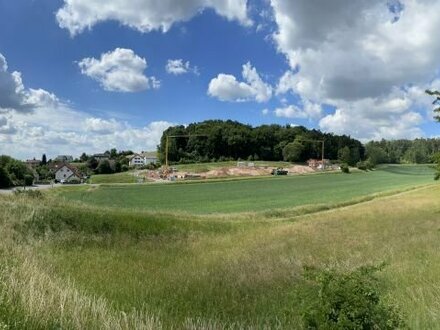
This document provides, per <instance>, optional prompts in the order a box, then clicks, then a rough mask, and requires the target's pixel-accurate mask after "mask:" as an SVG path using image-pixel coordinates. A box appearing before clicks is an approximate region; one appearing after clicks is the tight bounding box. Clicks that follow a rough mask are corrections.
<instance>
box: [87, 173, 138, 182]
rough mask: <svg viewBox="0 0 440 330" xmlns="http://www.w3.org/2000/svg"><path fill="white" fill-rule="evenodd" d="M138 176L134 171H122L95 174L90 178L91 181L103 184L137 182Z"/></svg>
mask: <svg viewBox="0 0 440 330" xmlns="http://www.w3.org/2000/svg"><path fill="white" fill-rule="evenodd" d="M136 182H137V181H136V177H135V176H134V175H133V173H132V172H121V173H115V174H95V175H92V176H91V177H90V179H89V183H92V184H102V183H105V184H107V183H136Z"/></svg>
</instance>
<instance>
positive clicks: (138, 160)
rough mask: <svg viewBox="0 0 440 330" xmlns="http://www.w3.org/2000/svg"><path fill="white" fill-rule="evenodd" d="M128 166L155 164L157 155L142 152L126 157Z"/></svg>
mask: <svg viewBox="0 0 440 330" xmlns="http://www.w3.org/2000/svg"><path fill="white" fill-rule="evenodd" d="M128 159H129V165H130V166H135V167H137V166H145V165H148V164H151V163H153V164H155V163H157V160H158V159H157V155H156V153H155V152H142V153H140V154H133V155H130V156H128Z"/></svg>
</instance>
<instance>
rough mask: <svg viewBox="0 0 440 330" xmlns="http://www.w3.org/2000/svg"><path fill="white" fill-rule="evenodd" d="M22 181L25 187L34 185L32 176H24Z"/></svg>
mask: <svg viewBox="0 0 440 330" xmlns="http://www.w3.org/2000/svg"><path fill="white" fill-rule="evenodd" d="M23 181H24V185H25V186H32V185H33V184H34V176H33V175H30V174H25V175H24V180H23Z"/></svg>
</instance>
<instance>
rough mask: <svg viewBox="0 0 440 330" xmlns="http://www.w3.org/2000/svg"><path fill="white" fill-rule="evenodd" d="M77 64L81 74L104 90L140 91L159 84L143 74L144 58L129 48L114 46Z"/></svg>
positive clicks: (145, 65)
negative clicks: (96, 82)
mask: <svg viewBox="0 0 440 330" xmlns="http://www.w3.org/2000/svg"><path fill="white" fill-rule="evenodd" d="M78 66H79V67H80V69H81V73H82V74H84V75H86V76H88V77H90V78H92V79H94V80H96V81H98V82H99V83H100V85H101V86H102V88H104V89H105V90H106V91H115V92H140V91H143V90H146V89H149V88H159V86H160V82H159V81H158V80H157V79H156V78H155V77H150V78H149V77H147V76H146V75H145V74H144V71H145V70H146V68H147V61H146V60H145V58H142V57H140V56H138V55H136V54H135V53H134V51H133V50H131V49H125V48H116V49H115V50H113V51H110V52H107V53H104V54H102V55H101V57H100V58H99V59H96V58H90V57H87V58H84V59H82V60H81V61H80V62H79V63H78Z"/></svg>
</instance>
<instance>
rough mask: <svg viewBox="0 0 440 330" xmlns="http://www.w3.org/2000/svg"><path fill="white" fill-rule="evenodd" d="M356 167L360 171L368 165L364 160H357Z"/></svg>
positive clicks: (366, 168)
mask: <svg viewBox="0 0 440 330" xmlns="http://www.w3.org/2000/svg"><path fill="white" fill-rule="evenodd" d="M356 167H357V168H358V169H360V170H362V171H367V170H368V166H367V163H366V162H358V163H357V164H356Z"/></svg>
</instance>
